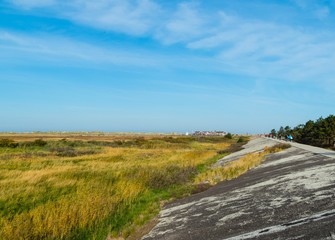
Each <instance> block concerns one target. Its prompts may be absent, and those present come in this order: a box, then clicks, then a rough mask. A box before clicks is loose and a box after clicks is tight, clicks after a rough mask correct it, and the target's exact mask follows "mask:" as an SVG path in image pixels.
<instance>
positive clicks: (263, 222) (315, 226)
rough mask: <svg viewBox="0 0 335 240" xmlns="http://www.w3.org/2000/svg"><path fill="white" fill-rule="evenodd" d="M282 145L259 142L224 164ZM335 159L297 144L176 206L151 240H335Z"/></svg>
mask: <svg viewBox="0 0 335 240" xmlns="http://www.w3.org/2000/svg"><path fill="white" fill-rule="evenodd" d="M276 143H277V142H276V141H274V140H271V139H266V138H259V139H255V140H252V141H250V142H249V143H248V144H247V145H245V146H244V147H245V149H243V150H242V151H240V152H238V153H234V154H231V155H230V156H227V157H226V158H224V159H222V160H221V161H219V162H218V165H221V164H224V163H225V162H227V161H232V160H234V159H236V158H238V157H240V156H242V155H244V154H247V153H249V152H255V151H261V150H262V149H263V148H264V147H265V146H273V145H274V144H276ZM334 188H335V154H334V152H332V151H328V150H325V149H318V148H314V147H310V146H305V145H301V144H296V143H292V147H291V148H290V149H287V150H285V151H283V152H279V153H276V154H272V155H269V156H268V157H267V159H266V161H265V162H264V163H263V164H262V165H261V166H259V167H257V168H255V169H252V170H250V171H249V172H248V173H246V174H244V175H242V176H241V177H239V178H237V179H234V180H231V181H226V182H222V183H220V184H218V185H216V186H214V187H212V188H210V189H208V190H207V191H205V192H202V193H199V194H196V195H193V196H190V197H188V198H186V199H182V200H178V201H176V202H173V203H170V204H168V205H167V206H165V207H164V209H163V210H162V211H161V214H160V219H159V223H158V224H157V225H156V227H155V228H154V229H152V231H151V232H150V233H149V234H147V235H146V236H144V237H143V240H150V239H165V240H170V239H171V240H172V239H186V240H188V239H197V240H198V239H200V240H201V239H204V240H205V239H206V240H216V239H256V238H257V239H334V236H335V189H334Z"/></svg>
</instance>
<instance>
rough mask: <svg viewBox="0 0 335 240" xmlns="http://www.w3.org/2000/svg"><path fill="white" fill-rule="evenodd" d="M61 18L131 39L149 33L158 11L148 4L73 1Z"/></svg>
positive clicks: (142, 1) (125, 0)
mask: <svg viewBox="0 0 335 240" xmlns="http://www.w3.org/2000/svg"><path fill="white" fill-rule="evenodd" d="M67 5H68V6H67V8H70V9H71V10H70V11H66V10H65V11H64V12H63V13H62V15H63V16H64V17H66V18H69V19H71V20H72V21H74V22H77V23H80V24H83V25H88V26H92V27H95V28H99V29H104V30H112V31H117V32H121V33H127V34H130V35H144V34H146V33H148V32H149V31H151V30H152V28H153V26H154V25H155V21H154V19H155V18H157V16H158V15H159V13H160V11H161V9H160V7H159V5H157V4H156V3H154V2H152V1H151V0H137V1H129V0H101V1H86V0H76V1H72V2H70V1H69V2H68V3H67Z"/></svg>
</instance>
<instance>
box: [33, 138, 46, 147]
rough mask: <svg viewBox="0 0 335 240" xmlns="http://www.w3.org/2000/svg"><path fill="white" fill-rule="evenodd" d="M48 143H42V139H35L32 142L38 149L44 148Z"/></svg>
mask: <svg viewBox="0 0 335 240" xmlns="http://www.w3.org/2000/svg"><path fill="white" fill-rule="evenodd" d="M47 144H48V143H47V142H46V141H44V140H43V139H36V140H35V141H34V145H35V146H38V147H44V146H45V145H47Z"/></svg>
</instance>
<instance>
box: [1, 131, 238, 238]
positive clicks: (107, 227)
mask: <svg viewBox="0 0 335 240" xmlns="http://www.w3.org/2000/svg"><path fill="white" fill-rule="evenodd" d="M236 142H237V139H227V138H224V137H191V136H172V135H171V136H167V135H143V136H142V135H129V134H118V135H111V134H100V133H96V134H79V133H76V134H65V133H63V134H59V133H55V134H42V133H39V134H21V135H18V134H2V135H0V190H1V191H0V236H1V239H106V237H107V236H109V238H113V237H118V236H122V237H127V236H129V235H130V234H132V233H133V232H134V229H136V228H138V226H141V225H143V224H144V223H145V222H147V221H148V220H150V219H151V218H153V217H154V216H155V215H156V214H158V212H159V209H160V207H161V206H162V204H163V203H164V202H165V201H167V200H171V199H173V198H179V197H182V196H186V195H188V194H191V193H192V192H194V191H198V190H199V185H196V184H194V182H195V181H194V180H195V179H196V177H197V176H199V174H203V172H204V171H206V169H207V168H206V166H210V165H211V164H212V163H213V162H215V161H216V160H217V159H219V158H220V157H223V156H224V155H225V154H227V153H228V152H229V151H231V146H232V145H233V144H236ZM234 146H235V145H234ZM229 148H230V150H229Z"/></svg>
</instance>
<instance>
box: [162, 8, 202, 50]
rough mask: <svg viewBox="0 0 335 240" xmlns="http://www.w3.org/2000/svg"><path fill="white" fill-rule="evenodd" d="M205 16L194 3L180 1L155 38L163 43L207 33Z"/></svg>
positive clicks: (175, 41)
mask: <svg viewBox="0 0 335 240" xmlns="http://www.w3.org/2000/svg"><path fill="white" fill-rule="evenodd" d="M208 20H209V19H207V16H206V15H205V14H203V13H201V12H200V11H199V6H198V5H197V4H194V3H181V4H179V5H178V7H177V10H176V11H175V12H173V13H172V14H171V16H170V17H169V18H168V19H167V20H166V22H164V23H163V25H162V27H161V28H160V29H159V30H158V32H157V33H156V38H157V39H158V40H160V41H162V42H163V43H165V44H173V43H179V42H188V41H190V40H193V39H196V38H198V37H200V36H204V35H206V34H207V33H208V31H209V29H208Z"/></svg>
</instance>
